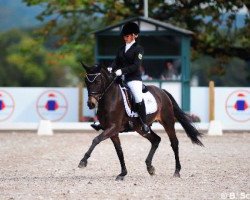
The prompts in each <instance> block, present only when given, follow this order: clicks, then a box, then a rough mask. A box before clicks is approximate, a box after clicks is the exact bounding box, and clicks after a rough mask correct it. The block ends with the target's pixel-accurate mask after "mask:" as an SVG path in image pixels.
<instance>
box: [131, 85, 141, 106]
mask: <svg viewBox="0 0 250 200" xmlns="http://www.w3.org/2000/svg"><path fill="white" fill-rule="evenodd" d="M127 84H128V87H129V88H130V90H131V92H132V94H133V95H134V97H135V103H140V102H142V81H129V82H128V83H127Z"/></svg>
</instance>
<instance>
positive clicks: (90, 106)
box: [87, 101, 95, 109]
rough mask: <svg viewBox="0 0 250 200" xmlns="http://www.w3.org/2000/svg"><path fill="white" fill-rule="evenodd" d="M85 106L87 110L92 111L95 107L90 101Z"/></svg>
mask: <svg viewBox="0 0 250 200" xmlns="http://www.w3.org/2000/svg"><path fill="white" fill-rule="evenodd" d="M87 105H88V107H89V109H93V108H94V107H95V104H94V103H93V102H90V101H88V102H87Z"/></svg>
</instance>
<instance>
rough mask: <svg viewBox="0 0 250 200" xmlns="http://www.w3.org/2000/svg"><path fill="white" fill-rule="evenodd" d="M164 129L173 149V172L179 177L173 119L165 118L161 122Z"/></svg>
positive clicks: (177, 142) (176, 140)
mask: <svg viewBox="0 0 250 200" xmlns="http://www.w3.org/2000/svg"><path fill="white" fill-rule="evenodd" d="M161 124H162V125H163V127H164V129H165V131H166V132H167V134H168V137H169V140H170V143H171V147H172V149H173V151H174V156H175V173H174V177H180V170H181V164H180V160H179V141H178V139H177V137H176V133H175V128H174V121H173V120H170V119H168V120H165V121H164V122H162V123H161Z"/></svg>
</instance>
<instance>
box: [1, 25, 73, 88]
mask: <svg viewBox="0 0 250 200" xmlns="http://www.w3.org/2000/svg"><path fill="white" fill-rule="evenodd" d="M30 32H32V31H30V30H29V31H27V32H25V31H20V30H12V31H8V32H6V33H2V34H0V48H1V53H0V60H1V62H0V85H1V86H64V85H70V84H72V77H69V76H70V75H71V74H73V72H72V71H71V69H72V67H75V66H76V65H74V63H75V55H74V54H73V53H68V54H66V53H65V54H62V53H60V52H53V51H48V49H46V48H45V47H44V45H43V40H40V39H38V38H37V37H36V36H35V35H32V34H30Z"/></svg>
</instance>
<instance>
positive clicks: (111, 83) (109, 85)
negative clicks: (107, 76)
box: [99, 76, 117, 100]
mask: <svg viewBox="0 0 250 200" xmlns="http://www.w3.org/2000/svg"><path fill="white" fill-rule="evenodd" d="M116 79H117V76H115V78H113V80H112V81H111V82H110V83H109V84H108V86H107V87H106V88H105V90H104V92H103V93H102V94H101V96H100V97H99V100H100V99H102V97H103V96H104V94H105V93H106V92H107V91H108V89H109V88H110V87H111V85H113V83H114V82H115V80H116Z"/></svg>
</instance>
